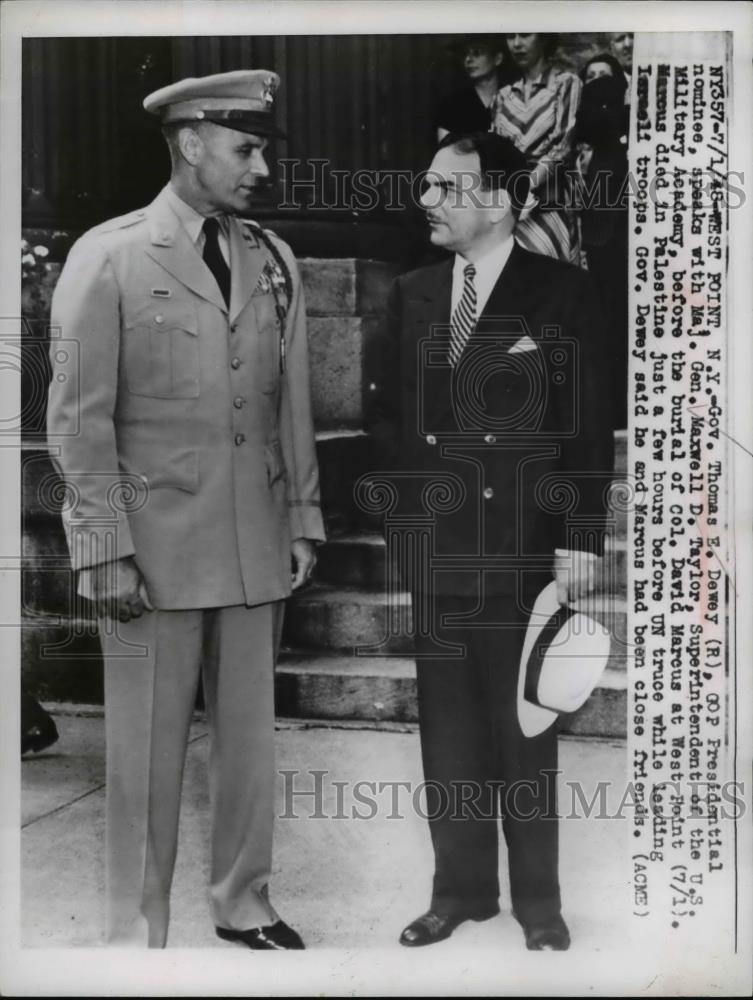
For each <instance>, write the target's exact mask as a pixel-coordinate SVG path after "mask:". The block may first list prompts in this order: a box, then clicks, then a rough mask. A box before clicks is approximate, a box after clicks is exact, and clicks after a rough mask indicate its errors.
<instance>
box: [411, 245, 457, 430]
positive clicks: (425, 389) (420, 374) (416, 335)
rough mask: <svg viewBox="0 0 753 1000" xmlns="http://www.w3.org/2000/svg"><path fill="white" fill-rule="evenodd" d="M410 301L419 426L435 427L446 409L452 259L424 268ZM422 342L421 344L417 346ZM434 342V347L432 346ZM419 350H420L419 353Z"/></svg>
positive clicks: (412, 362)
mask: <svg viewBox="0 0 753 1000" xmlns="http://www.w3.org/2000/svg"><path fill="white" fill-rule="evenodd" d="M422 279H423V280H422V283H421V284H420V285H419V287H418V288H416V289H415V291H414V293H413V296H412V299H413V301H412V302H411V312H410V315H411V317H412V329H411V330H410V331H407V332H408V333H409V334H410V341H409V344H410V350H411V351H412V361H411V362H410V363H411V364H415V365H416V366H417V368H416V373H417V378H418V380H419V384H418V385H417V387H416V393H417V403H418V406H419V410H420V421H419V426H422V427H424V429H425V430H426V431H431V430H432V429H434V430H436V429H437V427H439V425H440V424H441V423H442V421H443V419H444V417H445V416H446V414H447V413H448V412H449V411H450V407H451V397H450V375H451V370H450V366H449V364H448V361H447V350H448V348H449V343H450V331H449V323H450V306H451V302H452V260H448V261H442V263H441V264H438V265H435V266H434V267H431V268H427V269H426V272H425V274H423V275H422ZM421 344H423V346H419V345H421ZM432 345H436V346H432ZM419 352H420V353H419Z"/></svg>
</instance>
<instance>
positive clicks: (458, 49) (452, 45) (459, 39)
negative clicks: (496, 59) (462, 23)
mask: <svg viewBox="0 0 753 1000" xmlns="http://www.w3.org/2000/svg"><path fill="white" fill-rule="evenodd" d="M446 49H447V52H449V53H450V55H452V56H454V57H455V58H458V59H462V58H463V57H464V56H465V53H466V52H467V50H468V49H485V50H486V51H487V52H489V53H491V54H492V55H496V54H497V53H498V52H501V53H502V55H503V56H504V55H506V54H507V45H506V44H505V36H504V35H494V34H491V33H486V34H480V33H479V34H476V35H455V37H454V38H452V39H451V40H450V41H449V42H448V43H447V45H446Z"/></svg>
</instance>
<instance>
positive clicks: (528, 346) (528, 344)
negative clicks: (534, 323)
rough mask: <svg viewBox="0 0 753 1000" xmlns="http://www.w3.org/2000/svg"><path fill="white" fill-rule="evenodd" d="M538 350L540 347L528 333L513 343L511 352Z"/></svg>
mask: <svg viewBox="0 0 753 1000" xmlns="http://www.w3.org/2000/svg"><path fill="white" fill-rule="evenodd" d="M537 350H538V348H537V347H536V344H535V343H534V341H533V340H531V338H530V337H529V336H528V334H526V335H525V337H521V338H520V340H517V341H516V342H515V343H514V344H513V345H512V347H511V348H510V351H509V353H510V354H520V353H521V352H523V351H537Z"/></svg>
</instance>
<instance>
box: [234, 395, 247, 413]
mask: <svg viewBox="0 0 753 1000" xmlns="http://www.w3.org/2000/svg"><path fill="white" fill-rule="evenodd" d="M244 402H245V400H244V399H243V396H236V397H235V399H234V400H233V406H234V407H235V408H236V410H240V408H241V407H242V406H243V403H244Z"/></svg>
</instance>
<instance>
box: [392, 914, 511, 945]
mask: <svg viewBox="0 0 753 1000" xmlns="http://www.w3.org/2000/svg"><path fill="white" fill-rule="evenodd" d="M498 913H499V907H498V906H497V907H490V908H489V909H488V910H483V911H480V912H478V913H437V912H436V911H435V910H427V912H426V913H422V914H421V916H420V917H417V918H416V919H415V920H414V921H413V923H412V924H408V926H407V927H406V928H405V930H404V931H403V933H402V934H401V935H400V944H404V945H405V946H406V947H408V948H419V947H421V946H422V945H425V944H435V943H436V942H437V941H444V940H445V938H448V937H449V936H450V934H452V932H453V931H454V930H455V928H456V927H457V926H458V925H459V924H462V923H464V922H465V921H466V920H477V921H481V920H489V919H491V917H496V915H497V914H498Z"/></svg>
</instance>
